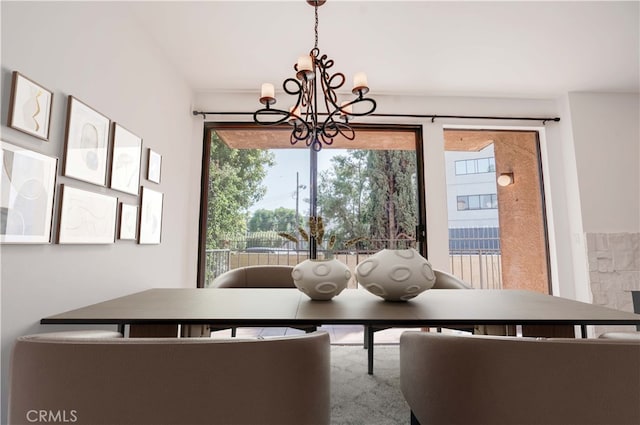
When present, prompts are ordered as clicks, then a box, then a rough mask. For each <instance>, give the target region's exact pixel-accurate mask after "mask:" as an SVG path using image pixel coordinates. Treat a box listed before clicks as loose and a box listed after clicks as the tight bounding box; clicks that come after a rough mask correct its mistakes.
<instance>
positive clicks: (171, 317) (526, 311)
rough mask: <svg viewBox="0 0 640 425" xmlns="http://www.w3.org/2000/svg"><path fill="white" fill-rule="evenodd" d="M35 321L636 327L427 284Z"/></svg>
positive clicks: (620, 317) (160, 305)
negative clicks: (404, 291)
mask: <svg viewBox="0 0 640 425" xmlns="http://www.w3.org/2000/svg"><path fill="white" fill-rule="evenodd" d="M40 323H42V324H120V325H122V324H161V323H165V324H168V323H182V324H216V323H219V324H222V323H224V324H229V325H237V326H242V325H245V326H248V325H252V326H261V325H262V326H278V325H283V324H316V325H321V324H368V325H390V326H396V327H401V326H438V325H442V324H449V325H453V324H515V325H526V324H573V325H637V324H640V314H634V313H630V312H624V311H619V310H614V309H610V308H606V307H602V306H597V305H593V304H587V303H582V302H578V301H573V300H569V299H566V298H560V297H555V296H550V295H544V294H538V293H534V292H530V291H523V290H456V289H434V290H429V291H426V292H424V293H422V294H420V295H419V296H418V297H416V298H414V299H412V300H410V301H408V302H397V303H396V302H388V301H384V300H382V299H381V298H379V297H377V296H375V295H372V294H370V293H369V292H367V291H365V290H364V289H347V290H344V291H343V292H342V293H341V294H340V295H338V296H337V297H335V298H333V299H332V300H330V301H313V300H311V299H309V298H308V297H307V296H306V295H304V294H303V293H301V292H300V291H298V290H297V289H279V288H278V289H262V288H261V289H252V288H242V289H237V288H224V289H222V288H221V289H197V288H175V289H164V288H159V289H150V290H147V291H143V292H138V293H134V294H131V295H127V296H124V297H120V298H115V299H112V300H108V301H104V302H101V303H98V304H93V305H90V306H86V307H82V308H78V309H76V310H71V311H67V312H65V313H61V314H57V315H53V316H49V317H45V318H43V319H42V320H41V322H40Z"/></svg>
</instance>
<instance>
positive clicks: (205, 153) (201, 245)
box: [197, 121, 428, 288]
mask: <svg viewBox="0 0 640 425" xmlns="http://www.w3.org/2000/svg"><path fill="white" fill-rule="evenodd" d="M350 126H351V127H352V128H353V129H354V130H355V132H356V140H357V133H358V129H366V130H371V131H402V132H413V133H414V137H415V153H416V176H417V180H418V181H417V188H418V193H416V196H417V197H418V198H417V201H418V202H417V203H418V214H417V218H418V223H417V229H416V246H417V249H418V251H419V252H420V253H421V254H422V255H423V256H425V257H427V252H428V251H427V230H426V229H427V225H426V223H427V217H426V199H425V198H426V190H425V179H424V176H425V173H424V171H425V170H424V143H423V133H422V125H413V124H353V123H351V124H350ZM248 129H253V130H255V129H261V130H268V129H272V130H273V131H291V127H290V126H289V125H286V124H283V125H274V126H269V127H266V126H262V125H259V124H256V123H253V122H225V121H206V122H205V123H204V131H203V138H202V172H201V180H200V218H199V225H198V269H197V287H198V288H204V284H205V277H206V270H205V267H206V247H205V245H206V234H207V232H206V229H207V204H208V184H209V161H210V155H211V131H216V130H239V131H242V130H248Z"/></svg>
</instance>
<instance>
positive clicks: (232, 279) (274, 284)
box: [211, 265, 295, 288]
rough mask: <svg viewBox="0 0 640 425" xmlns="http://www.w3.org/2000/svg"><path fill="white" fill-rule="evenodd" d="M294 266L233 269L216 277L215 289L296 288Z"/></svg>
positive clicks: (213, 285)
mask: <svg viewBox="0 0 640 425" xmlns="http://www.w3.org/2000/svg"><path fill="white" fill-rule="evenodd" d="M292 271H293V266H280V265H261V266H246V267H240V268H237V269H232V270H229V271H226V272H224V273H222V274H221V275H220V276H218V277H216V278H215V279H214V280H213V282H212V284H211V286H212V287H213V288H295V285H294V284H293V278H292V277H291V272H292Z"/></svg>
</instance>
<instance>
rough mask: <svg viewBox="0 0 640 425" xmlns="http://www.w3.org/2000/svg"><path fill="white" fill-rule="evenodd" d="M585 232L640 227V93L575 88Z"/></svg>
mask: <svg viewBox="0 0 640 425" xmlns="http://www.w3.org/2000/svg"><path fill="white" fill-rule="evenodd" d="M568 100H569V108H570V110H571V124H572V131H573V138H574V145H575V155H576V163H577V174H578V180H579V182H580V183H579V185H580V199H581V203H582V206H583V208H582V221H583V225H584V232H585V233H620V232H638V231H640V196H639V194H640V165H639V164H640V96H638V94H613V93H605V94H603V93H569V95H568Z"/></svg>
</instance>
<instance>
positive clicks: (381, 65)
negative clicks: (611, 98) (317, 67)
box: [126, 0, 640, 103]
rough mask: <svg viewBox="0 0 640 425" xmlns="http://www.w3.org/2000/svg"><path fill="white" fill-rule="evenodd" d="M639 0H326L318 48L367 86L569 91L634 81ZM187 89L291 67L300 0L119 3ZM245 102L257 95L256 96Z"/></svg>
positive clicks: (639, 74)
mask: <svg viewBox="0 0 640 425" xmlns="http://www.w3.org/2000/svg"><path fill="white" fill-rule="evenodd" d="M639 5H640V2H637V1H630V2H609V1H604V2H551V1H542V2H522V1H513V2H479V1H472V2H459V1H446V2H432V1H341V0H329V1H327V3H326V4H325V5H324V6H321V7H320V8H319V29H318V30H319V48H320V51H321V53H323V54H326V55H328V56H329V58H331V59H333V60H334V61H335V66H334V69H335V70H336V71H340V72H343V73H344V74H345V75H346V78H347V83H346V85H345V88H346V89H348V90H350V88H351V81H352V77H353V75H354V74H355V73H356V72H358V71H365V72H366V73H367V75H368V80H369V86H370V87H371V93H370V95H371V96H372V97H375V94H376V93H378V94H418V95H432V96H439V95H444V96H485V97H524V98H554V97H557V96H560V95H563V94H565V93H567V92H571V91H598V92H639V91H640V30H639V27H640V24H639V22H640V8H639ZM126 7H128V8H130V11H131V13H132V15H133V16H134V19H137V20H138V22H139V24H140V26H141V28H142V29H143V31H146V32H148V33H149V35H150V37H151V38H152V39H153V40H155V42H156V43H157V45H158V47H159V49H160V50H161V51H162V52H164V54H166V56H167V57H168V59H169V61H170V62H172V63H173V64H174V65H175V67H176V69H177V70H178V72H179V73H180V74H181V75H183V76H184V78H185V80H186V81H187V83H188V84H189V85H190V86H191V87H192V88H193V90H194V91H196V92H212V91H225V92H228V91H239V92H246V93H251V92H255V93H256V98H257V97H258V96H259V90H260V85H261V83H263V82H271V83H274V84H275V85H276V87H277V89H278V88H280V87H281V84H282V81H283V80H284V79H286V78H289V77H293V75H294V71H293V64H294V63H295V61H296V60H297V57H298V56H299V55H302V54H307V53H308V52H309V50H310V49H311V48H312V47H313V41H314V34H313V25H314V11H313V8H312V7H311V6H309V5H307V3H306V2H305V1H303V0H295V1H267V0H263V1H200V2H177V1H174V2H131V3H128V4H127V6H126ZM256 103H257V102H256Z"/></svg>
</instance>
